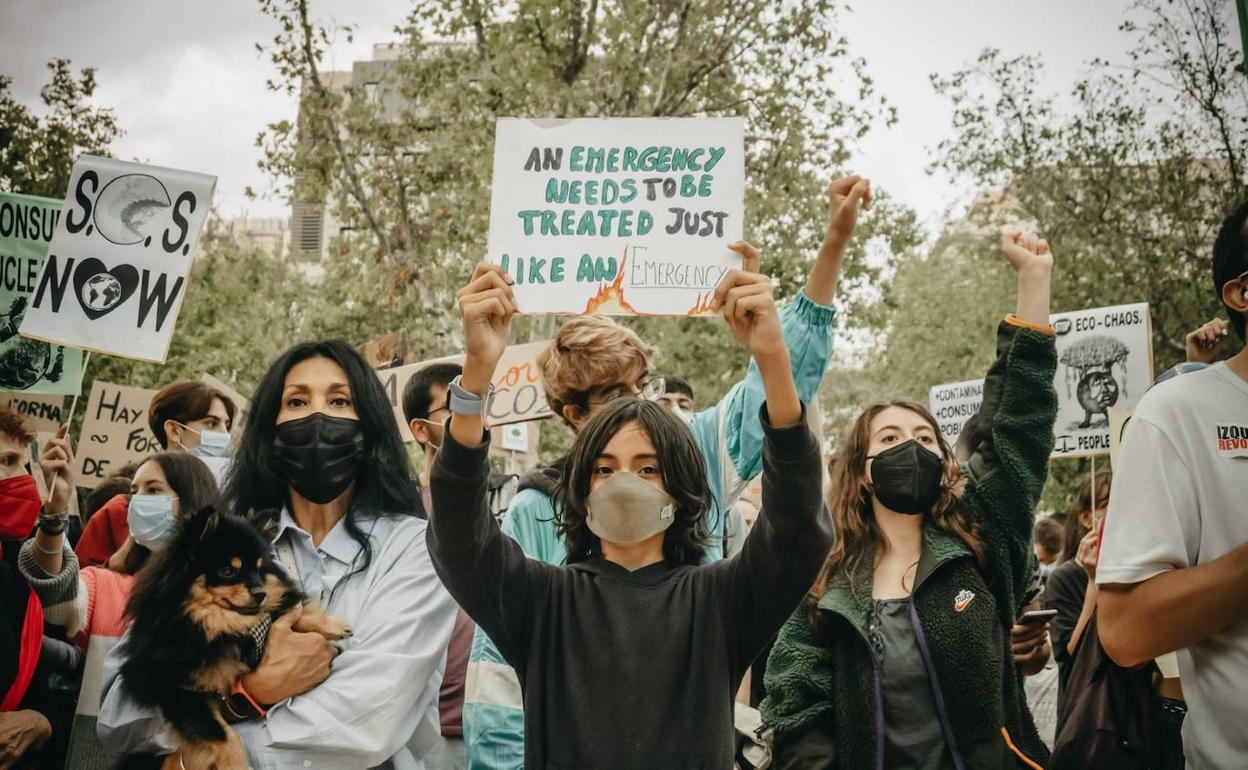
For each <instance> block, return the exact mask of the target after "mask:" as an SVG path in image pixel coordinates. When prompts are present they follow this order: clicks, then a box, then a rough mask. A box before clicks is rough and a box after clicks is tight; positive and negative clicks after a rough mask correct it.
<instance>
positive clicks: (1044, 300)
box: [762, 231, 1057, 770]
mask: <svg viewBox="0 0 1248 770" xmlns="http://www.w3.org/2000/svg"><path fill="white" fill-rule="evenodd" d="M1002 250H1003V251H1004V253H1005V256H1006V258H1007V259H1008V260H1009V262H1010V265H1011V266H1012V267H1013V268H1014V270H1015V271H1016V272H1017V274H1018V306H1017V310H1016V312H1015V313H1014V314H1012V315H1011V316H1009V317H1007V318H1006V320H1005V321H1004V322H1003V323H1002V324H1001V325H1000V328H999V330H998V333H997V360H996V362H995V363H994V364H993V365H992V368H991V369H990V370H989V372H988V375H987V378H986V380H985V383H984V393H983V403H982V406H981V408H980V412H979V418H978V420H977V423H976V427H974V428H973V430H974V435H973V436H972V455H971V457H970V459H969V460H968V461H967V462H966V463H965V464H962V465H959V463H958V462H957V461H956V459H955V458H954V454H953V451H952V450H951V448H950V447H949V445H948V444H947V443H946V442H945V440H944V439H943V438H942V437H941V434H940V430H939V428H938V427H937V424H936V421H935V418H933V417H932V415H931V413H929V412H928V410H927V409H925V408H924V407H922V406H921V405H919V404H915V403H911V402H904V401H896V402H891V403H884V404H877V405H875V406H872V407H870V408H868V409H867V410H866V411H865V412H863V414H862V415H861V416H860V417H859V418H858V420H857V422H856V424H855V426H854V428H853V429H852V431H851V432H850V436H849V439H848V441H847V443H846V445H845V448H844V449H843V450H842V452H841V453H840V455H839V456H838V458H837V461H836V465H835V467H834V469H833V473H832V493H831V499H830V500H829V508H830V509H831V513H832V519H833V522H834V525H835V530H836V535H837V542H836V545H835V546H834V547H833V549H832V552H831V553H830V554H829V556H828V559H827V561H826V563H825V564H824V567H823V571H822V573H821V574H820V577H819V579H818V580H817V581H816V583H815V586H814V588H813V589H812V591H811V593H810V596H809V600H808V602H807V603H806V604H805V605H804V606H802V607H799V608H798V610H797V611H796V612H795V613H794V614H793V616H792V617H791V618H790V619H789V621H788V623H786V624H785V626H784V628H783V629H782V630H781V632H780V635H779V637H778V638H777V640H776V643H775V646H774V648H773V650H772V653H771V657H770V659H769V661H768V667H767V675H766V685H767V698H766V700H765V701H764V702H763V704H762V712H763V719H764V723H765V725H766V726H768V727H770V728H772V729H773V730H774V735H775V745H774V753H775V764H774V766H775V767H776V768H779V769H780V770H790V769H795V768H802V770H811V769H812V768H824V769H832V768H836V769H837V770H842V769H845V768H855V769H856V768H864V769H865V768H877V770H882V769H883V768H885V767H888V768H916V769H919V770H946V768H948V769H950V770H964V769H965V768H984V769H985V770H986V769H988V768H992V770H997V769H998V768H1008V767H1024V768H1039V767H1042V766H1043V763H1044V762H1045V760H1046V759H1047V756H1048V752H1047V750H1046V749H1045V747H1044V745H1043V743H1042V742H1041V741H1040V738H1039V736H1038V735H1037V734H1036V730H1035V726H1034V724H1033V723H1032V719H1031V714H1030V712H1029V711H1028V710H1027V705H1026V699H1025V696H1024V694H1023V688H1022V684H1021V677H1020V675H1019V673H1018V671H1017V670H1016V668H1015V665H1014V661H1013V657H1012V655H1011V646H1010V628H1011V625H1012V624H1013V622H1014V618H1015V616H1016V614H1017V612H1018V610H1019V609H1020V606H1021V604H1022V601H1023V592H1024V589H1025V588H1026V585H1027V581H1028V579H1029V577H1030V575H1031V571H1032V568H1033V566H1034V565H1033V562H1034V559H1035V557H1034V554H1033V552H1032V546H1031V528H1032V520H1033V511H1034V510H1035V505H1036V501H1037V500H1038V498H1039V496H1040V490H1041V487H1042V486H1043V484H1044V479H1045V475H1046V472H1047V467H1048V457H1049V454H1050V452H1051V451H1052V449H1053V422H1054V420H1055V418H1056V415H1057V394H1056V393H1055V391H1054V389H1053V374H1054V369H1055V367H1056V351H1055V347H1054V342H1053V335H1052V329H1051V328H1050V327H1049V325H1048V319H1049V287H1050V278H1051V274H1052V268H1053V258H1052V255H1051V254H1050V253H1049V249H1048V244H1047V243H1045V242H1044V241H1042V240H1039V239H1037V238H1035V237H1034V236H1031V235H1025V234H1023V233H1022V232H1018V231H1016V232H1014V233H1011V234H1008V235H1006V236H1005V237H1004V238H1003V241H1002Z"/></svg>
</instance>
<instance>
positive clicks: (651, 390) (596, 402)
mask: <svg viewBox="0 0 1248 770" xmlns="http://www.w3.org/2000/svg"><path fill="white" fill-rule="evenodd" d="M666 392H667V383H666V382H665V381H664V380H663V378H662V377H650V378H648V379H646V380H645V381H643V382H641V383H639V384H637V385H625V384H622V383H621V384H619V385H616V386H615V387H613V388H611V389H610V390H608V391H607V392H605V393H603V394H602V395H601V396H599V397H598V398H591V399H589V402H588V403H589V405H590V406H603V405H604V404H609V403H611V402H612V401H615V400H617V399H621V398H642V399H645V400H646V401H658V400H659V399H660V398H661V397H662V396H663V394H664V393H666Z"/></svg>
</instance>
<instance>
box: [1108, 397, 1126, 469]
mask: <svg viewBox="0 0 1248 770" xmlns="http://www.w3.org/2000/svg"><path fill="white" fill-rule="evenodd" d="M1130 424H1131V410H1130V409H1121V408H1119V407H1116V406H1111V407H1110V408H1109V467H1110V470H1112V471H1114V472H1115V473H1117V472H1118V450H1119V449H1120V448H1121V447H1122V437H1123V436H1125V435H1126V434H1127V426H1128V425H1130Z"/></svg>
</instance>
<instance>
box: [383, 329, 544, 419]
mask: <svg viewBox="0 0 1248 770" xmlns="http://www.w3.org/2000/svg"><path fill="white" fill-rule="evenodd" d="M549 345H550V342H549V341H546V342H529V343H525V344H523V345H512V346H511V347H509V348H507V350H506V351H504V353H503V358H502V360H500V361H499V362H498V368H497V369H496V370H495V371H494V401H493V403H492V404H491V406H490V413H489V416H488V418H487V419H488V421H489V424H490V426H491V427H494V428H497V427H499V426H501V425H510V424H512V423H517V422H527V421H529V420H542V419H545V418H547V417H550V416H551V411H550V405H549V404H547V403H546V389H545V388H543V387H542V383H541V380H540V379H539V378H538V376H537V372H538V366H537V356H538V355H539V354H540V353H541V352H542V351H543V350H545V349H546V348H547V347H548V346H549ZM463 360H464V357H463V356H462V355H459V356H445V357H443V358H435V359H432V360H430V361H421V362H420V363H418V364H409V365H407V366H399V367H395V368H394V369H381V370H378V372H377V376H378V377H380V378H381V384H382V387H384V388H385V389H386V394H387V395H389V397H390V406H391V407H393V409H394V419H395V420H397V421H398V423H399V433H400V434H402V436H403V440H404V441H414V440H415V439H414V438H413V437H412V431H411V429H409V428H408V426H407V420H405V419H403V389H404V388H405V387H406V386H407V381H408V380H410V379H412V375H414V374H416V372H418V371H420V370H421V369H424V368H425V367H426V366H429V365H430V364H439V363H460V362H462V361H463Z"/></svg>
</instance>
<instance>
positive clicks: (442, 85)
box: [258, 0, 919, 403]
mask: <svg viewBox="0 0 1248 770" xmlns="http://www.w3.org/2000/svg"><path fill="white" fill-rule="evenodd" d="M837 6H838V3H836V2H835V1H834V0H818V1H817V2H793V1H789V0H786V1H785V2H773V1H772V0H664V1H662V2H651V1H650V0H645V1H644V2H643V1H642V0H615V1H613V2H605V1H604V2H599V0H510V1H506V2H503V1H499V2H491V1H489V0H480V1H477V2H468V3H450V2H421V3H416V4H414V6H413V10H412V12H411V14H410V16H409V17H408V19H407V21H406V23H405V24H404V25H403V26H402V27H401V28H400V30H399V32H400V34H401V36H402V53H401V55H400V56H399V58H398V60H397V61H394V62H388V63H385V64H384V66H383V65H380V64H379V65H376V66H378V67H379V70H380V71H379V73H378V75H377V76H376V77H377V80H376V82H378V85H377V86H375V87H373V88H371V89H368V90H367V91H366V90H365V89H362V88H347V89H345V91H344V90H341V89H338V90H336V89H334V88H332V87H331V83H330V81H329V75H328V74H327V73H324V72H321V70H320V62H321V57H322V52H323V51H324V49H325V47H326V46H327V45H328V44H329V42H330V41H331V39H332V34H331V32H330V31H328V30H326V29H324V28H321V27H318V26H317V25H315V24H314V23H312V22H311V21H310V20H309V15H308V14H309V11H308V4H307V2H306V0H262V2H261V7H262V8H263V10H264V11H265V12H266V13H267V14H268V15H269V16H271V17H273V18H274V19H275V20H276V21H277V22H278V24H279V27H280V32H279V33H278V34H277V35H276V36H274V38H272V39H271V40H270V41H268V42H267V43H266V44H265V45H264V46H262V48H261V49H262V50H263V51H265V52H266V53H267V54H268V55H269V56H270V58H271V59H272V62H273V63H274V65H275V67H276V69H277V73H278V74H277V77H276V78H275V79H274V81H273V82H272V83H271V84H270V85H271V87H273V88H274V89H279V90H284V91H286V92H289V93H292V94H293V93H301V94H302V96H301V110H300V114H299V117H298V120H297V121H295V122H282V123H277V124H274V125H271V126H269V127H268V129H267V130H266V131H265V132H264V133H263V134H262V135H261V136H260V138H259V140H258V141H259V143H260V145H261V146H262V147H263V148H264V149H265V160H264V163H263V166H264V167H265V168H266V169H267V170H269V171H270V172H272V174H273V175H274V176H275V177H276V178H279V179H288V180H293V181H292V182H291V186H290V191H291V193H292V194H293V196H295V197H296V198H298V199H303V200H316V201H319V200H328V201H330V202H331V205H333V206H335V207H336V213H337V215H338V218H339V219H340V220H341V221H343V222H345V223H347V224H348V225H349V226H350V228H351V230H350V231H349V232H348V233H347V234H346V235H344V236H343V237H341V238H339V240H338V242H337V243H336V244H335V245H334V249H333V259H332V260H331V264H330V265H328V270H329V275H328V276H327V280H326V282H325V283H324V284H323V285H324V286H327V287H330V288H329V289H328V293H329V295H330V296H331V301H330V304H331V305H333V308H331V309H330V310H328V311H327V313H326V314H325V316H324V317H325V320H326V324H327V326H332V327H336V328H340V329H351V330H358V333H357V336H365V334H364V333H365V331H366V330H367V331H368V332H369V333H372V332H375V331H377V330H382V329H392V328H396V327H399V326H401V327H402V328H405V329H406V330H407V331H408V332H409V336H410V338H411V339H412V340H413V341H414V342H415V345H416V346H417V349H418V352H419V353H420V354H422V355H423V354H430V355H432V354H441V353H445V352H447V351H448V350H454V349H457V348H458V343H457V339H458V318H457V315H456V313H455V311H454V295H455V292H456V290H457V289H458V288H459V287H460V286H461V285H462V284H463V282H464V280H465V279H466V277H467V276H468V275H469V273H470V271H471V269H472V265H473V264H474V263H476V262H477V261H479V260H480V259H481V257H482V255H483V254H484V252H485V240H486V233H487V229H488V224H489V221H488V220H489V202H490V177H491V173H492V159H493V144H494V142H493V139H494V123H495V120H496V118H498V117H504V116H517V115H519V116H532V117H598V116H674V117H681V116H694V115H744V116H746V118H747V139H746V148H747V155H748V157H747V162H746V177H747V179H748V190H747V198H746V212H747V228H746V235H747V238H749V239H750V240H751V241H753V242H754V243H755V244H757V245H758V246H759V247H760V248H761V249H762V251H763V253H764V269H766V270H767V271H769V272H770V273H771V274H772V275H774V276H775V277H776V280H777V282H778V285H779V288H780V293H781V295H782V296H785V297H788V296H792V295H793V294H794V293H795V292H796V290H797V289H798V288H799V287H800V286H801V284H802V282H803V281H804V279H805V275H806V272H807V270H808V268H809V266H810V264H811V262H812V260H813V258H814V254H815V252H816V250H817V248H818V246H819V243H820V241H821V239H822V236H823V231H824V227H825V225H826V216H827V211H826V197H825V195H824V189H825V187H826V186H827V184H828V182H829V181H831V179H832V178H833V177H834V176H836V175H838V173H839V172H840V171H841V170H842V169H843V168H844V167H845V166H846V164H847V162H848V160H849V158H850V153H851V150H852V148H853V146H854V143H855V141H856V140H858V139H859V138H860V137H861V136H863V135H864V134H865V133H866V132H867V131H868V129H869V128H870V126H871V125H873V124H874V123H876V122H878V121H888V120H891V119H892V111H891V109H890V108H889V107H888V105H887V104H886V103H885V102H884V100H883V99H882V98H881V97H880V96H879V95H878V94H877V93H876V92H875V89H874V85H873V84H872V82H871V80H870V78H869V77H868V76H867V75H866V72H865V64H864V62H863V61H862V60H860V59H856V58H854V57H852V56H851V54H850V52H849V49H848V45H847V42H846V40H845V39H844V38H843V37H842V36H841V35H840V34H839V33H838V32H837V29H836V18H837V11H838V8H837ZM448 41H449V42H448ZM864 173H865V172H864ZM877 203H878V205H877V210H876V211H875V213H874V214H873V215H872V216H871V217H868V218H867V221H866V222H865V223H864V224H863V229H864V230H865V231H867V232H868V233H872V234H878V235H879V236H880V240H881V241H893V242H895V245H899V244H903V243H904V244H913V243H917V242H918V240H919V235H918V230H917V227H916V226H915V223H914V218H913V215H912V214H911V213H910V212H908V211H906V210H904V209H902V208H901V207H899V206H897V205H895V204H890V203H889V202H888V200H887V198H886V197H881V199H880V200H879V201H878V202H877ZM865 242H866V239H859V240H858V241H857V242H856V243H855V246H854V251H853V252H852V253H851V254H850V256H849V259H848V260H847V265H846V269H845V272H844V277H843V285H845V286H847V287H848V289H849V293H848V295H847V296H850V297H859V296H861V295H863V294H864V290H865V289H867V287H870V286H872V285H874V284H875V283H876V282H877V281H878V279H879V278H880V275H881V269H882V267H883V264H882V263H880V262H878V261H872V260H867V259H866V258H865V255H866V253H867V248H866V247H865V246H864V245H863V244H864V243H865ZM339 293H341V294H342V295H343V296H344V297H346V296H349V297H350V298H351V299H352V303H351V304H349V305H348V303H346V302H344V301H338V299H337V297H338V294H339ZM851 305H854V303H852V302H851ZM860 309H861V310H864V311H865V307H862V308H860V307H859V306H857V305H854V306H853V307H851V308H850V312H848V313H846V316H847V317H849V318H857V317H859V315H860V314H859V313H857V312H854V311H857V310H860ZM630 323H636V324H637V326H638V328H639V330H640V331H641V333H643V334H644V336H645V337H646V339H647V340H648V341H649V342H651V343H653V344H655V345H656V346H657V347H658V348H659V349H660V351H661V354H660V360H659V362H658V364H659V368H661V369H663V370H667V371H672V372H675V373H679V374H681V375H682V376H684V377H686V378H687V379H689V380H690V381H691V382H692V383H693V384H694V386H695V388H696V389H697V390H698V395H699V398H700V400H701V401H702V402H703V403H710V402H712V401H713V400H714V399H716V398H718V397H719V396H720V395H722V394H723V393H724V392H725V391H726V389H727V387H728V386H729V385H731V383H732V382H733V381H735V380H736V379H737V378H739V377H740V376H741V375H742V373H743V371H744V364H745V358H744V356H743V355H742V354H741V353H740V351H739V350H738V349H737V347H736V346H735V344H733V343H732V341H731V338H730V337H729V336H728V335H727V334H725V333H723V331H722V330H721V329H720V328H719V324H718V323H716V322H714V321H709V322H708V321H707V320H706V319H686V320H680V321H678V320H673V319H647V320H638V321H631V322H630ZM553 330H554V325H553V323H551V322H549V321H548V320H543V319H534V320H533V321H532V322H531V323H530V324H528V325H526V326H522V327H521V328H520V329H519V330H518V333H517V339H524V338H526V337H528V338H534V339H536V338H541V337H544V336H549V335H550V334H551V333H553Z"/></svg>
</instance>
